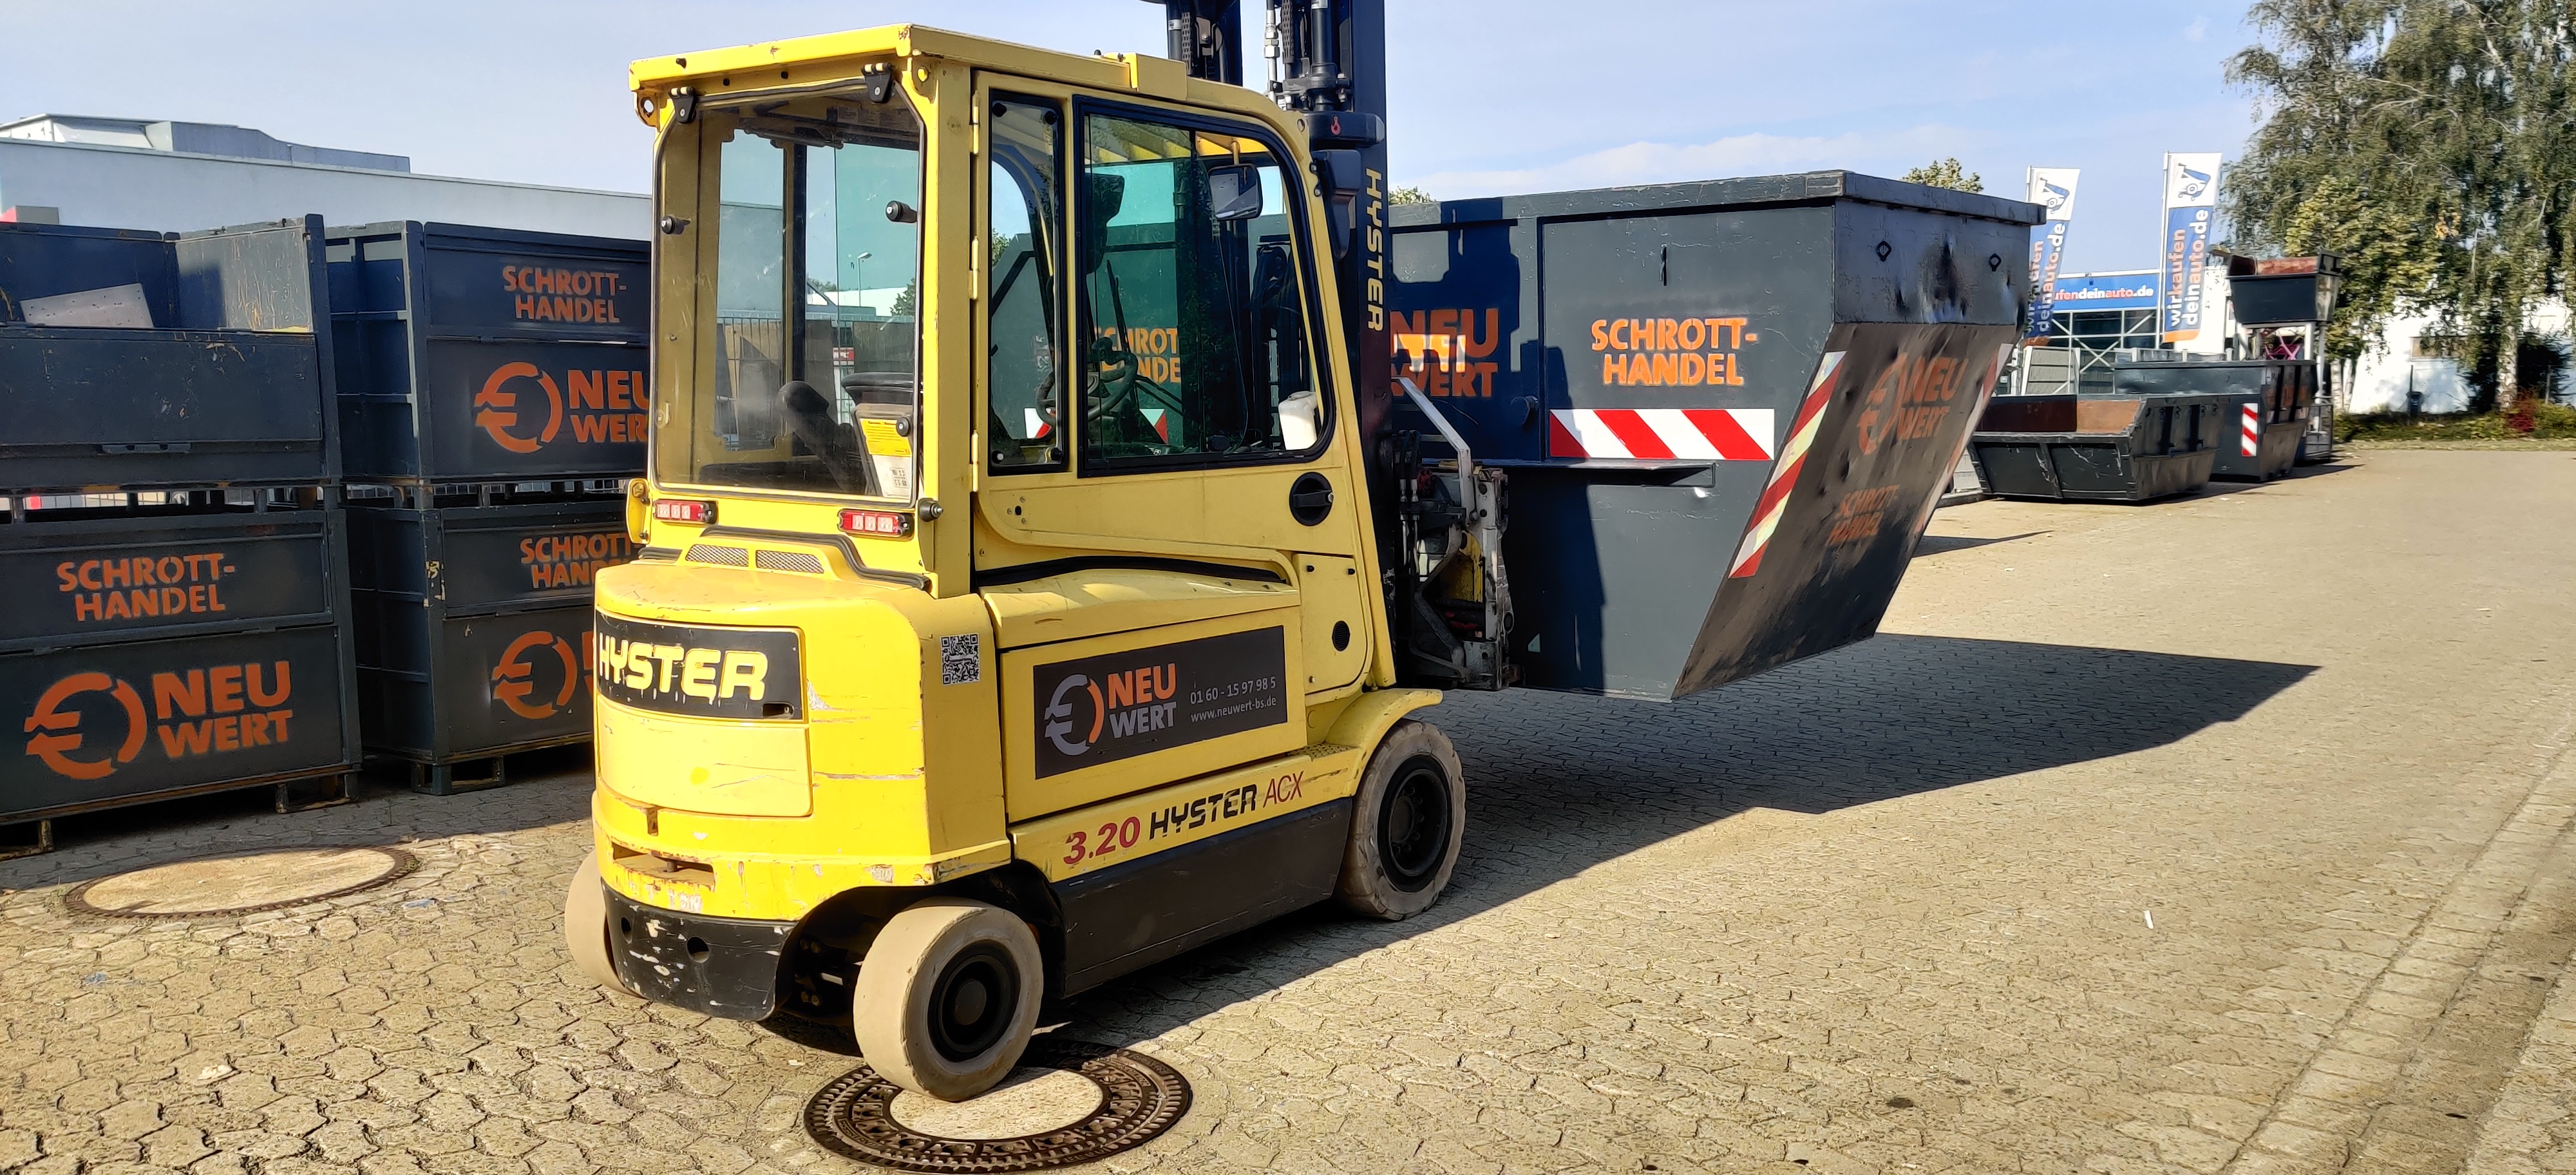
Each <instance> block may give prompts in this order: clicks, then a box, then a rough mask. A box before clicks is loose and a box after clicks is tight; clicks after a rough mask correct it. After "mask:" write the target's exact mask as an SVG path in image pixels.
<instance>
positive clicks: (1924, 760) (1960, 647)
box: [1059, 636, 2316, 1043]
mask: <svg viewBox="0 0 2576 1175" xmlns="http://www.w3.org/2000/svg"><path fill="white" fill-rule="evenodd" d="M2315 669H2316V667H2315V666H2310V665H2295V664H2282V663H2276V662H2267V661H2245V660H2230V659H2225V658H2216V657H2196V656H2182V655H2176V654H2169V653H2150V652H2140V651H2136V650H2129V649H2107V648H2090V647H2081V646H2069V645H2047V644H2032V643H2026V642H2020V641H1990V640H1970V639H1964V638H1954V637H1928V636H1880V637H1877V638H1875V639H1872V640H1868V641H1864V642H1861V643H1859V644H1856V645H1852V646H1848V647H1846V648H1843V649H1840V650H1837V651H1835V652H1833V653H1828V654H1825V655H1822V656H1818V657H1815V658H1812V659H1809V660H1806V661H1802V662H1799V663H1797V664H1793V665H1790V666H1787V667H1784V668H1782V669H1779V670H1776V671H1774V672H1771V673H1768V674H1764V675H1762V676H1759V677H1755V678H1751V679H1748V680H1745V681H1741V682H1737V683H1735V684H1732V685H1729V686H1726V687H1723V688H1720V689H1717V690H1713V691H1710V692H1708V693H1705V694H1701V695H1698V696H1696V697H1693V698H1690V699H1686V700H1684V701H1681V702H1677V703H1673V704H1670V705H1660V706H1659V705H1651V704H1644V703H1638V702H1627V701H1617V700H1612V699H1604V698H1593V697H1582V696H1566V695H1559V696H1542V695H1540V694H1537V693H1535V692H1532V691H1513V692H1506V693H1502V694H1486V695H1464V694H1451V695H1449V700H1448V701H1446V702H1444V703H1443V704H1442V705H1441V706H1440V707H1439V708H1438V709H1436V710H1434V711H1431V712H1430V713H1429V715H1428V716H1429V717H1430V718H1431V720H1432V721H1434V722H1437V723H1438V724H1439V725H1440V726H1441V728H1442V729H1444V730H1446V731H1447V732H1448V733H1449V735H1450V736H1451V738H1452V739H1454V740H1455V741H1456V743H1457V745H1458V750H1459V754H1460V757H1461V758H1462V759H1463V760H1464V765H1465V767H1466V771H1467V777H1468V787H1469V793H1468V794H1469V801H1468V813H1469V814H1468V832H1467V844H1466V847H1465V849H1464V851H1463V853H1462V855H1461V858H1460V861H1459V865H1458V871H1457V874H1456V877H1455V879H1454V881H1453V882H1452V884H1451V887H1450V889H1449V892H1448V893H1447V894H1446V895H1445V896H1444V897H1443V898H1442V899H1441V901H1440V903H1439V904H1438V905H1436V906H1434V907H1433V908H1432V909H1431V910H1430V911H1429V912H1427V913H1425V914H1423V915H1421V916H1418V917H1416V918H1414V919H1411V920H1409V921H1406V922H1400V923H1378V922H1365V921H1361V920H1358V919H1356V918H1352V917H1348V916H1345V915H1343V914H1342V913H1341V912H1340V911H1339V910H1338V909H1337V908H1336V907H1334V906H1332V905H1331V904H1330V903H1326V904H1324V905H1320V906H1315V907H1311V908H1309V909H1308V910H1306V911H1303V912H1300V913H1298V914H1293V915H1290V916H1288V917H1286V918H1283V919H1280V920H1278V921H1276V922H1272V923H1270V924H1268V925H1265V926H1261V927H1256V928H1254V929H1252V930H1248V931H1245V932H1243V933H1241V934H1237V935H1235V936H1233V937H1231V938H1227V939H1224V940H1221V941H1219V942H1216V943H1213V944H1210V945H1208V946H1206V947H1202V948H1200V949H1198V950H1196V951H1193V952H1190V953H1188V954H1185V955H1182V956H1179V957H1177V958H1175V959H1172V960H1170V961H1168V962H1165V963H1162V964H1159V965H1157V966H1155V967H1152V968H1148V969H1146V970H1145V971H1142V972H1139V973H1137V974H1135V975H1132V976H1129V977H1127V978H1124V979H1121V980H1118V981H1116V982H1114V983H1111V984H1109V985H1106V986H1105V987H1102V988H1099V989H1096V990H1094V991H1092V992H1088V993H1085V994H1084V995H1082V996H1081V997H1079V998H1077V999H1075V1000H1072V1001H1070V1002H1068V1003H1067V1004H1066V1005H1065V1007H1064V1008H1063V1010H1062V1013H1063V1014H1062V1020H1063V1024H1062V1027H1061V1028H1060V1029H1059V1031H1064V1032H1066V1033H1068V1034H1069V1035H1072V1036H1076V1037H1082V1038H1085V1039H1094V1040H1101V1041H1105V1042H1113V1043H1126V1042H1131V1041H1136V1040H1145V1039H1151V1038H1153V1037H1156V1036H1159V1035H1161V1034H1162V1033H1163V1032H1166V1031H1168V1030H1170V1029H1172V1028H1175V1027H1177V1026H1180V1025H1182V1024H1185V1023H1187V1022H1189V1021H1190V1020H1192V1019H1194V1018H1196V1017H1197V1016H1200V1015H1203V1014H1205V1013H1207V1012H1209V1011H1212V1010H1214V1009H1215V1008H1217V1007H1220V1006H1223V1005H1224V1004H1227V1003H1231V1002H1234V1001H1236V1000H1241V999H1246V998H1252V997H1254V996H1257V995H1259V994H1261V993H1262V992H1265V991H1268V990H1271V989H1274V988H1277V987H1279V986H1281V985H1283V984H1287V983H1290V982H1292V981H1294V980H1296V979H1299V978H1302V977H1304V976H1306V975H1308V974H1311V973H1313V972H1316V971H1320V970H1322V969H1324V968H1327V967H1330V966H1332V965H1333V964H1335V963H1338V962H1341V961H1342V960H1344V959H1347V958H1350V957H1353V956H1356V955H1359V954H1361V953H1364V952H1367V951H1370V950H1374V949H1376V948H1378V947H1381V946H1385V945H1387V944H1389V943H1393V942H1397V941H1401V940H1402V939H1405V938H1407V937H1410V936H1412V935H1416V934H1420V933H1423V932H1424V931H1427V930H1433V929H1437V928H1439V927H1441V926H1444V925H1447V924H1449V923H1451V922H1455V921H1458V920H1460V919H1464V918H1468V917H1471V916H1474V915H1476V914H1478V913H1481V912H1483V911H1486V910H1490V909H1493V908H1495V907H1497V906H1501V905H1504V904H1506V903H1508V902H1511V901H1513V900H1515V899H1517V898H1520V897H1522V896H1524V895H1526V894H1529V893H1531V892H1533V891H1535V890H1537V889H1540V888H1542V887H1544V886H1546V885H1549V884H1552V883H1554V882H1557V881H1560V880H1563V879H1565V878H1567V877H1571V876H1574V875H1575V874H1577V873H1580V872H1582V871H1583V870H1585V869H1587V868H1590V867H1592V866H1594V865H1597V864H1600V863H1602V862H1604V861H1608V860H1612V859H1614V858H1617V857H1620V856H1624V855H1626V854H1628V853H1631V852H1634V851H1636V850H1638V849H1642V848H1645V847H1647V846H1649V845H1652V844H1655V843H1657V842H1659V841H1663V840H1667V839H1670V838H1672V837H1674V836H1678V835H1681V834H1683V833H1687V832H1690V831H1693V830H1695V829H1698V828H1702V827H1705V826H1707V825H1710V824H1713V823H1716V822H1718V821H1721V820H1725V819H1727V818H1729V817H1731V816H1735V815H1737V814H1739V813H1742V812H1745V811H1747V810H1750V809H1755V808H1771V809H1781V810H1787V811H1793V812H1802V813H1821V812H1829V811H1833V810H1836V809H1840V808H1847V807H1852V806H1855V805H1860V804H1869V803H1875V802H1877V801H1880V800H1888V799H1895V798H1898V797H1901V796H1909V795H1915V794H1919V793H1922V792H1928V791H1935V790H1939V789H1942V788H1948V787H1956V786H1958V785H1961V784H1969V783H1978V782H1981V781H1985V780H1991V779H1999V778H2003V777H2005V776H2010V775H2016V774H2020V773H2023V772H2028V771H2037V770H2043V769H2046V768H2050V767H2058V766H2064V765H2067V764H2073V763H2082V762H2089V761H2092V760H2097V759H2105V758H2110V757H2113V756H2118V755H2124V754H2129V753H2131V752H2134V751H2140V750H2145V749H2148V748H2151V747H2157V746H2163V745H2165V744H2168V743H2173V742H2177V741H2179V740H2182V739H2184V738H2188V737H2190V736H2191V735H2193V734H2195V733H2197V732H2199V731H2201V730H2203V729H2206V728H2208V727H2210V726H2212V725H2215V724H2217V723H2221V722H2230V721H2234V720H2236V719H2239V718H2242V717H2244V716H2245V715H2246V714H2247V713H2249V712H2251V711H2252V710H2253V709H2254V708H2255V707H2257V706H2259V705H2261V704H2262V703H2263V702H2264V701H2265V700H2267V699H2269V698H2271V697H2273V696H2274V695H2276V694H2279V693H2281V692H2282V691H2284V690H2287V689H2289V688H2290V687H2292V686H2294V685H2296V684H2298V683H2299V682H2300V681H2301V680H2303V679H2305V678H2306V677H2307V676H2308V675H2309V674H2310V673H2312V672H2314V671H2315Z"/></svg>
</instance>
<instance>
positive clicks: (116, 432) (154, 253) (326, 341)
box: [0, 217, 339, 493]
mask: <svg viewBox="0 0 2576 1175" xmlns="http://www.w3.org/2000/svg"><path fill="white" fill-rule="evenodd" d="M321 228H322V226H321V220H320V218H319V217H305V218H303V219H301V220H287V221H279V222H277V223H274V224H268V225H252V226H244V227H240V228H229V229H218V230H215V231H212V232H204V233H186V234H179V235H175V236H160V235H157V234H149V233H131V232H116V231H111V230H105V229H82V228H65V227H60V226H53V225H0V230H5V231H0V314H5V320H0V492H16V493H26V492H41V491H48V490H79V489H90V490H98V489H153V488H193V487H206V486H277V485H321V484H327V483H330V482H333V481H335V480H337V478H338V476H339V463H338V455H339V454H338V429H337V418H336V414H335V413H333V412H332V411H330V406H331V405H332V403H333V402H334V397H333V389H332V385H331V376H332V366H333V365H332V353H331V340H330V336H329V332H327V331H317V330H316V329H315V327H316V325H317V324H318V323H320V322H321V321H322V320H323V310H324V305H323V303H322V300H321V299H322V291H323V272H324V271H323V268H322V232H321ZM127 285H132V286H139V287H140V296H139V298H135V299H131V300H130V302H129V304H134V303H139V305H132V312H131V313H129V314H128V315H127V316H125V317H124V318H122V319H121V321H127V322H136V323H140V322H145V321H148V322H149V323H150V325H149V326H148V327H144V326H140V325H133V326H65V325H43V324H38V323H31V322H29V321H28V318H27V314H28V311H29V310H30V303H31V302H33V301H35V300H37V299H42V298H50V297H56V296H59V295H63V294H72V293H82V292H90V291H110V290H115V289H116V288H117V287H121V286H127Z"/></svg>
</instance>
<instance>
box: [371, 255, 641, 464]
mask: <svg viewBox="0 0 2576 1175" xmlns="http://www.w3.org/2000/svg"><path fill="white" fill-rule="evenodd" d="M330 270H331V319H332V328H333V331H334V333H335V335H336V337H337V340H338V352H337V356H338V360H339V363H340V369H339V381H338V382H339V392H340V416H341V427H342V431H343V432H344V434H345V435H346V437H347V438H348V439H347V441H346V445H345V452H344V454H343V458H342V460H343V462H344V465H345V468H346V471H347V473H348V476H349V478H350V479H351V480H353V481H387V482H391V481H425V482H489V481H521V480H534V479H543V478H562V477H623V476H633V475H636V474H639V473H641V472H642V471H643V468H644V437H645V428H646V425H645V420H646V416H647V413H648V411H649V408H648V401H649V400H650V398H651V389H650V387H649V385H648V384H647V383H646V379H647V364H646V358H647V355H648V353H649V349H648V348H647V346H646V330H647V313H648V311H649V306H650V302H649V300H650V298H651V296H652V290H651V288H650V284H649V283H650V281H651V275H652V253H651V249H650V247H649V246H648V245H647V244H646V243H645V242H643V241H627V240H615V239H611V238H607V237H581V236H568V235H564V234H560V233H536V232H521V231H517V230H511V229H496V228H475V227H469V226H465V225H452V224H421V223H418V222H410V221H406V222H397V223H388V224H374V225H366V226H363V227H357V228H335V229H332V230H331V232H330Z"/></svg>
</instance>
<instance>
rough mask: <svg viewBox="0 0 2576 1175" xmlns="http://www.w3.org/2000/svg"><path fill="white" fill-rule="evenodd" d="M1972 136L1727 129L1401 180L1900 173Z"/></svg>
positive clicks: (1483, 184) (1496, 182)
mask: <svg viewBox="0 0 2576 1175" xmlns="http://www.w3.org/2000/svg"><path fill="white" fill-rule="evenodd" d="M1975 137H1976V136H1974V135H1972V134H1970V133H1968V132H1965V131H1961V130H1959V129H1958V128H1955V127H1946V126H1935V125H1926V126H1918V127H1911V128H1907V129H1904V130H1898V131H1887V132H1876V133H1859V132H1853V133H1846V134H1840V135H1833V136H1822V135H1772V134H1759V133H1756V134H1745V135H1729V136H1727V137H1726V138H1722V139H1718V140H1715V141H1713V142H1707V143H1657V142H1636V143H1629V144H1626V145H1624V146H1618V147H1611V148H1607V149H1605V150H1600V151H1593V152H1588V153H1586V154H1582V155H1577V156H1574V157H1572V158H1570V159H1565V160H1561V161H1558V162H1555V163H1544V164H1539V165H1536V166H1532V167H1522V168H1513V169H1508V170H1495V171H1448V172H1436V173H1434V174H1431V175H1426V176H1422V177H1420V178H1418V179H1415V180H1410V181H1406V182H1410V183H1416V184H1419V185H1420V186H1421V187H1423V188H1425V189H1428V190H1429V191H1430V192H1431V193H1432V194H1433V195H1435V196H1437V197H1439V198H1441V199H1444V200H1449V199H1459V198H1465V197H1473V196H1497V195H1507V194H1512V193H1520V192H1558V191H1568V190H1573V189H1580V188H1608V187H1626V186H1631V185H1636V184H1659V183H1674V182H1678V181H1684V180H1708V179H1727V178H1730V177H1734V176H1745V175H1774V174H1779V173H1783V172H1798V171H1818V170H1824V169H1828V168H1848V169H1850V170H1853V171H1865V172H1872V173H1875V174H1880V175H1898V174H1902V173H1903V172H1904V171H1905V170H1906V169H1907V168H1911V167H1916V166H1919V165H1921V164H1923V163H1926V162H1929V161H1930V160H1932V159H1934V158H1937V157H1940V156H1946V155H1958V154H1961V153H1962V147H1963V145H1964V144H1966V143H1968V142H1969V141H1970V140H1972V139H1974V138H1975Z"/></svg>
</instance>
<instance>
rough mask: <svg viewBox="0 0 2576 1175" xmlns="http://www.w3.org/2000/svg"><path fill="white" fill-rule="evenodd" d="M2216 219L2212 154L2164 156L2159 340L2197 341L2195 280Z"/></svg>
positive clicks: (2197, 287) (2214, 158)
mask: <svg viewBox="0 0 2576 1175" xmlns="http://www.w3.org/2000/svg"><path fill="white" fill-rule="evenodd" d="M2217 219H2218V155H2217V153H2216V152H2207V153H2198V154H2187V155H2170V154H2169V155H2167V156H2165V235H2164V263H2163V265H2162V266H2161V267H2160V270H2161V272H2160V273H2159V275H2158V276H2159V278H2160V279H2161V284H2162V286H2163V292H2162V294H2161V298H2160V301H2161V303H2162V305H2163V310H2164V313H2163V319H2164V341H2166V342H2168V343H2182V342H2189V341H2191V340H2193V339H2197V338H2199V337H2200V331H2201V315H2202V312H2203V310H2204V307H2203V306H2202V305H2201V278H2202V276H2203V275H2204V274H2206V273H2207V272H2208V269H2209V230H2210V229H2211V227H2212V226H2213V225H2214V224H2215V223H2216V221H2217Z"/></svg>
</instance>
